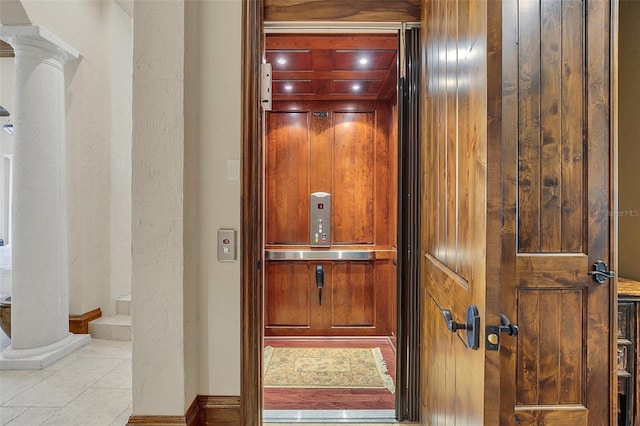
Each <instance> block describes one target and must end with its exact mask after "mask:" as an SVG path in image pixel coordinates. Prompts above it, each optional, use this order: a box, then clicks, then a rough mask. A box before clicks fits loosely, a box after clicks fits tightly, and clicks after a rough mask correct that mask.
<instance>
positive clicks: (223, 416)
mask: <svg viewBox="0 0 640 426" xmlns="http://www.w3.org/2000/svg"><path fill="white" fill-rule="evenodd" d="M198 398H199V399H200V404H199V405H200V421H201V423H200V424H201V425H202V426H214V425H215V426H241V425H240V397H239V396H206V395H200V396H199V397H198Z"/></svg>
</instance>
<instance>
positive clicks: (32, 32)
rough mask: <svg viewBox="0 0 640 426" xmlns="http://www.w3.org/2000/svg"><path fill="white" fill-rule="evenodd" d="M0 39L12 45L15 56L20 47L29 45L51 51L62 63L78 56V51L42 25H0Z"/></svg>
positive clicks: (18, 52)
mask: <svg viewBox="0 0 640 426" xmlns="http://www.w3.org/2000/svg"><path fill="white" fill-rule="evenodd" d="M0 39H1V40H4V41H5V42H7V43H9V44H10V45H11V47H13V49H14V51H15V52H16V57H18V55H19V54H20V50H21V49H22V48H29V47H31V48H38V49H43V50H46V51H47V52H50V53H53V54H54V55H55V56H56V58H57V59H58V60H60V62H62V63H63V64H64V63H65V62H67V61H69V60H72V59H78V58H79V57H80V53H79V52H78V51H77V50H76V49H74V48H73V47H71V46H70V45H69V44H67V43H65V42H64V41H62V40H61V39H60V38H58V37H57V36H55V35H54V34H52V33H50V32H49V31H48V30H47V29H45V28H43V27H38V26H33V25H5V26H0Z"/></svg>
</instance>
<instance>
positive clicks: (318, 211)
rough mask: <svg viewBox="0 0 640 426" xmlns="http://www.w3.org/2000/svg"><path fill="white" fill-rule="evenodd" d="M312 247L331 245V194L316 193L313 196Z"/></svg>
mask: <svg viewBox="0 0 640 426" xmlns="http://www.w3.org/2000/svg"><path fill="white" fill-rule="evenodd" d="M310 229H311V235H310V237H311V238H310V241H311V247H329V246H330V245H331V194H329V193H327V192H314V193H312V194H311V226H310Z"/></svg>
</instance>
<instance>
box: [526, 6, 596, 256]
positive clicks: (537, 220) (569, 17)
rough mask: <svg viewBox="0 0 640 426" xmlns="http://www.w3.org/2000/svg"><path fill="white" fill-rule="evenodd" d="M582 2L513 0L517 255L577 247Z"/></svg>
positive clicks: (582, 193) (581, 142)
mask: <svg viewBox="0 0 640 426" xmlns="http://www.w3.org/2000/svg"><path fill="white" fill-rule="evenodd" d="M583 4H584V3H583V2H581V1H577V0H566V1H562V2H560V1H553V2H544V1H543V2H538V1H527V2H520V7H519V12H518V14H519V16H518V20H519V22H520V25H519V34H518V35H519V54H518V58H519V59H518V69H519V97H518V98H519V105H518V106H519V120H518V123H519V130H518V134H519V138H518V140H519V145H518V147H519V155H518V160H519V173H518V190H519V191H518V197H519V203H518V206H519V208H518V237H519V238H518V243H519V251H520V252H526V253H536V252H546V253H560V252H578V251H580V250H582V249H583V242H584V238H583V226H582V223H583V222H584V211H583V203H582V202H581V200H582V199H583V198H584V196H585V190H586V187H585V182H584V174H585V162H584V152H585V143H584V142H585V141H584V139H583V137H582V131H581V129H582V127H583V121H584V114H585V108H584V105H585V87H584V80H583V75H582V73H583V68H582V63H583V58H584V49H583V46H584V45H583V37H584V20H583V18H582V16H583V13H584V10H583V6H582V5H583Z"/></svg>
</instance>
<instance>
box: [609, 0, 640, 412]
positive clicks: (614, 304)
mask: <svg viewBox="0 0 640 426" xmlns="http://www.w3.org/2000/svg"><path fill="white" fill-rule="evenodd" d="M610 4H611V5H610V7H611V12H610V13H611V16H610V20H611V22H610V25H611V27H610V29H609V31H610V39H609V42H610V46H609V49H610V51H611V53H610V55H611V56H610V58H609V60H610V62H609V68H610V71H609V73H610V74H609V75H610V81H609V84H610V86H609V92H610V97H611V100H610V102H611V104H610V109H609V111H610V117H609V120H610V144H611V145H610V150H609V152H610V156H611V160H610V161H611V172H610V173H611V177H610V182H611V188H610V189H609V194H610V197H611V198H610V200H609V206H610V207H609V208H610V209H615V210H617V209H618V189H619V186H618V172H619V170H618V154H619V147H618V131H619V127H618V126H619V122H618V116H619V92H618V90H619V88H618V78H619V56H618V54H619V52H618V48H619V46H618V43H619V35H620V0H610ZM609 220H610V223H609V229H610V231H609V247H610V248H611V250H610V252H611V254H610V256H611V257H610V259H609V263H610V264H611V265H612V269H613V270H614V271H619V270H620V269H619V252H618V247H619V240H618V237H619V236H618V216H617V215H615V214H614V215H610V219H609ZM611 283H612V285H611V289H610V296H609V297H610V299H611V301H610V303H609V306H611V309H610V314H609V324H611V330H617V327H616V324H617V322H618V296H619V294H620V291H619V287H618V286H619V285H620V284H623V283H625V284H626V283H628V280H626V279H625V278H621V277H619V276H618V279H617V280H616V279H613V280H611ZM623 285H624V284H623ZM637 315H638V313H637V312H636V318H637ZM637 325H638V324H636V326H637ZM636 338H637V337H636ZM609 339H610V341H609V345H610V347H611V349H610V351H609V357H610V365H611V371H612V374H611V375H610V379H609V380H610V382H609V386H610V392H609V401H610V406H609V410H610V412H609V418H610V419H615V418H617V416H618V409H619V408H618V395H617V389H618V374H617V371H616V370H617V368H616V359H617V351H618V336H617V333H612V332H610V333H609ZM637 353H638V352H637V351H636V357H635V358H636V362H637ZM637 371H638V370H636V372H637ZM634 392H635V394H636V401H634V402H637V397H638V389H635V391H634ZM634 409H635V410H637V405H636V407H635V408H634Z"/></svg>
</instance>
